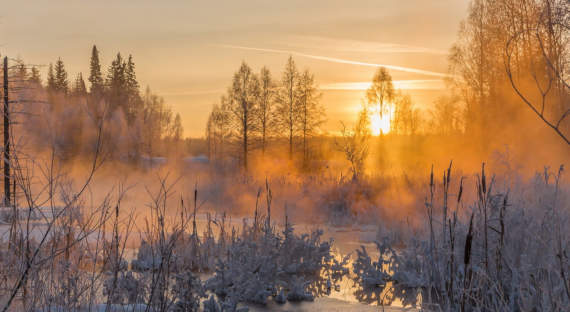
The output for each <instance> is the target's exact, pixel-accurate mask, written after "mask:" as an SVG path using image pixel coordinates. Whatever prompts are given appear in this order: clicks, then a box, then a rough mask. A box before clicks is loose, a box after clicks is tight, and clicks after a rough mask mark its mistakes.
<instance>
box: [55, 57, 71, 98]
mask: <svg viewBox="0 0 570 312" xmlns="http://www.w3.org/2000/svg"><path fill="white" fill-rule="evenodd" d="M54 70H55V74H54V76H53V90H54V91H55V92H60V93H62V94H67V92H68V91H69V82H68V81H67V72H66V71H65V66H64V65H63V61H62V60H61V58H58V59H57V62H56V63H55V68H54Z"/></svg>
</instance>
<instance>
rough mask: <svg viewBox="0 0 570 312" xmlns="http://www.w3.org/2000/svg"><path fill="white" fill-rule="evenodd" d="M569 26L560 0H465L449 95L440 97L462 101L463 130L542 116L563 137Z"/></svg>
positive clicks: (490, 134)
mask: <svg viewBox="0 0 570 312" xmlns="http://www.w3.org/2000/svg"><path fill="white" fill-rule="evenodd" d="M569 30H570V3H569V2H568V1H567V0H474V1H472V2H471V4H470V7H469V11H468V16H467V18H466V19H465V20H464V21H463V22H462V24H461V28H460V32H459V35H458V40H457V42H456V44H455V45H454V46H453V48H452V49H451V53H450V76H451V77H452V80H451V82H452V84H453V87H454V90H455V94H454V95H453V96H451V97H449V98H448V101H447V103H446V102H442V103H441V104H442V105H443V106H445V105H448V106H452V107H453V106H454V105H449V102H450V101H451V102H454V101H455V100H456V99H459V100H461V102H463V104H464V106H463V114H462V115H463V117H464V126H465V131H466V132H468V133H471V134H475V135H478V136H479V137H482V138H487V139H491V138H494V137H500V136H503V135H509V132H511V134H512V133H513V132H517V133H515V135H516V136H518V135H519V133H518V131H512V130H513V129H512V128H509V127H507V126H506V125H512V126H513V127H515V126H516V127H525V128H526V129H527V130H528V124H529V122H531V123H532V124H537V125H539V124H540V123H541V122H542V123H543V125H542V126H544V125H546V126H547V128H548V127H550V128H551V129H552V130H554V131H555V132H556V133H557V134H558V135H559V136H560V137H561V138H562V139H563V140H565V141H566V143H568V144H570V141H568V137H569V135H570V122H569V120H570V94H569V86H568V78H569V76H568V70H569V67H568V66H569V59H570V54H569V53H570V49H569V38H570V37H569V33H568V32H569ZM452 104H454V103H452ZM525 105H526V106H528V107H526V108H525ZM528 108H530V110H528ZM528 112H532V113H533V114H535V115H536V116H533V118H532V120H528V119H525V118H524V116H525V115H528ZM537 117H538V118H537ZM527 134H529V133H528V132H527Z"/></svg>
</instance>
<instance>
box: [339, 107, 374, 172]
mask: <svg viewBox="0 0 570 312" xmlns="http://www.w3.org/2000/svg"><path fill="white" fill-rule="evenodd" d="M369 141H370V112H369V111H368V108H367V107H366V106H364V105H363V107H362V110H361V111H360V113H359V114H358V120H357V121H356V124H355V125H354V128H353V129H351V130H349V129H347V128H346V126H345V125H344V124H342V137H341V138H340V140H339V141H337V142H336V146H337V148H338V149H339V150H340V151H341V152H343V153H344V156H345V157H346V160H348V161H349V162H350V169H351V171H352V178H353V179H354V180H358V179H359V178H360V177H361V176H362V175H363V174H364V169H365V168H364V165H365V162H366V158H367V157H368V152H369Z"/></svg>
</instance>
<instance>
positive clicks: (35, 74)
mask: <svg viewBox="0 0 570 312" xmlns="http://www.w3.org/2000/svg"><path fill="white" fill-rule="evenodd" d="M28 81H29V82H31V83H37V84H42V78H41V76H40V71H39V70H38V68H37V67H36V66H32V70H31V74H30V77H29V78H28Z"/></svg>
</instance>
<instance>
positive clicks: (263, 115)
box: [258, 66, 276, 154]
mask: <svg viewBox="0 0 570 312" xmlns="http://www.w3.org/2000/svg"><path fill="white" fill-rule="evenodd" d="M259 86H260V90H259V109H258V119H259V127H260V132H261V152H262V153H263V154H265V148H266V146H267V138H268V136H269V130H270V127H271V125H272V124H273V119H272V118H273V103H274V101H275V93H276V90H275V89H276V87H275V83H274V82H273V79H272V78H271V73H270V72H269V69H267V67H265V66H264V67H263V68H261V72H260V73H259Z"/></svg>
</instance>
